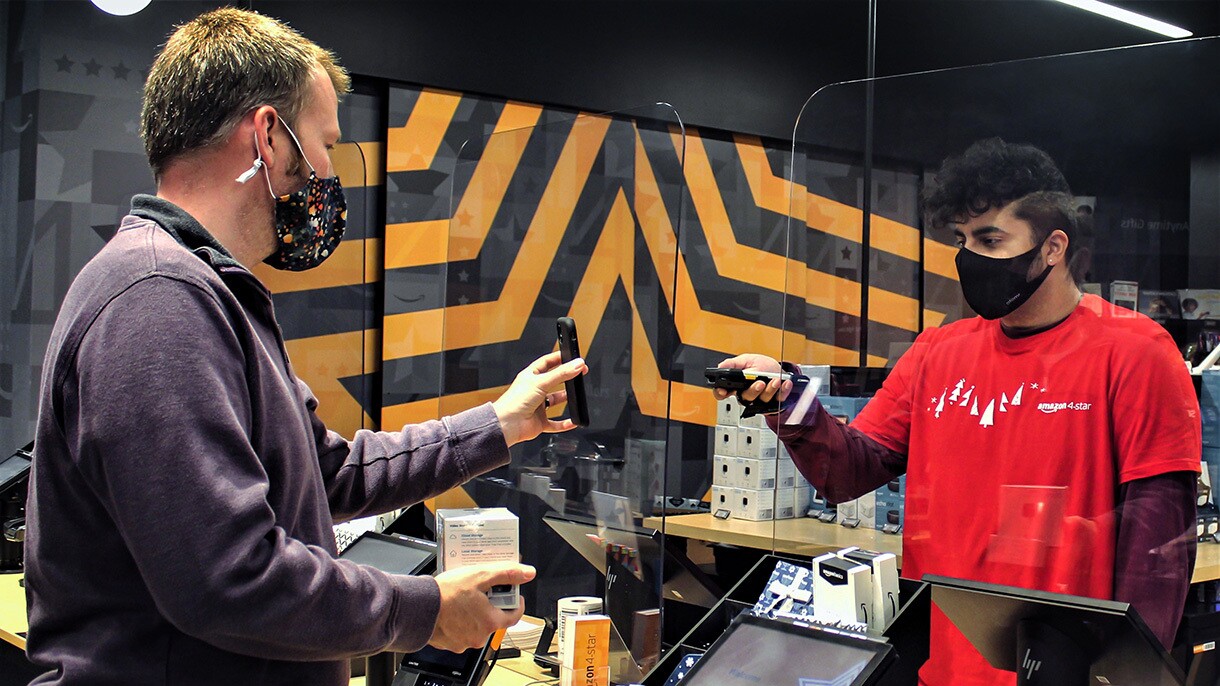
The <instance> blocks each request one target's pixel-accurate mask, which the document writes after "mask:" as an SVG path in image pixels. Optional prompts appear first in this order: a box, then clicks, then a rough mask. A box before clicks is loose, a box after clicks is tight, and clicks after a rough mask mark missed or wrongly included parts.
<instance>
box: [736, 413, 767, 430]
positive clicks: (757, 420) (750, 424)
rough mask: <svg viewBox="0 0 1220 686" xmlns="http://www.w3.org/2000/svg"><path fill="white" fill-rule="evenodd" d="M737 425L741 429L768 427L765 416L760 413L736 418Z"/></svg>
mask: <svg viewBox="0 0 1220 686" xmlns="http://www.w3.org/2000/svg"><path fill="white" fill-rule="evenodd" d="M737 426H739V427H741V428H743V429H769V427H768V426H767V418H766V416H765V415H761V414H756V415H753V416H750V417H742V418H740V419H738V420H737Z"/></svg>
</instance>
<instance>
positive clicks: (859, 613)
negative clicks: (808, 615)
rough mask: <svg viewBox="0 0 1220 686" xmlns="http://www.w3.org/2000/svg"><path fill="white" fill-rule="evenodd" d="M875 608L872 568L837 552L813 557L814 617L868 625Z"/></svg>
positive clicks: (821, 619)
mask: <svg viewBox="0 0 1220 686" xmlns="http://www.w3.org/2000/svg"><path fill="white" fill-rule="evenodd" d="M872 607H873V579H872V570H870V569H869V568H868V567H867V566H865V565H862V564H859V563H858V562H854V561H852V560H844V559H842V558H840V557H839V556H837V555H835V554H834V553H826V554H825V555H822V556H819V557H815V558H813V611H814V614H813V616H814V619H817V620H818V621H821V622H831V623H834V622H857V623H860V624H868V623H869V620H870V618H871V615H872V614H873V610H872Z"/></svg>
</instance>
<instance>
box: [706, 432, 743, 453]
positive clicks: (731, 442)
mask: <svg viewBox="0 0 1220 686" xmlns="http://www.w3.org/2000/svg"><path fill="white" fill-rule="evenodd" d="M737 432H738V429H737V427H735V426H717V427H716V430H715V432H714V433H713V435H712V440H713V446H712V454H713V455H724V456H725V457H737V455H738V453H737Z"/></svg>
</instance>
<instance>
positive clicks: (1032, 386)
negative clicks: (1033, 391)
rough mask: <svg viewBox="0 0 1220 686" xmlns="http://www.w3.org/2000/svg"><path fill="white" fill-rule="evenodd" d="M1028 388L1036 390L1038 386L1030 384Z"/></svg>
mask: <svg viewBox="0 0 1220 686" xmlns="http://www.w3.org/2000/svg"><path fill="white" fill-rule="evenodd" d="M1029 387H1030V388H1037V387H1038V384H1036V383H1031V384H1030V385H1029Z"/></svg>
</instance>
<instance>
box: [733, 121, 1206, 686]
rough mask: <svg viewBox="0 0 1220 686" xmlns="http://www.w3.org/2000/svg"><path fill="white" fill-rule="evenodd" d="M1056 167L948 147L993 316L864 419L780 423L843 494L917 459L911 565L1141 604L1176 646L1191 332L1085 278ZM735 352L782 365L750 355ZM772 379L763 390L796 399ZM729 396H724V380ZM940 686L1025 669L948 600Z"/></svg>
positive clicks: (942, 623)
mask: <svg viewBox="0 0 1220 686" xmlns="http://www.w3.org/2000/svg"><path fill="white" fill-rule="evenodd" d="M1071 208H1072V205H1071V195H1070V194H1069V193H1068V191H1067V184H1066V182H1064V181H1063V178H1062V176H1061V175H1059V172H1058V170H1057V169H1056V168H1055V167H1054V164H1053V162H1052V161H1051V160H1050V158H1049V157H1048V156H1046V154H1045V153H1043V152H1042V151H1040V150H1037V149H1036V148H1032V147H1030V146H1018V145H1010V144H1006V143H1004V142H1003V141H1000V140H998V139H992V140H988V141H983V142H980V143H976V144H975V145H974V146H972V147H971V148H970V149H969V150H967V151H966V153H964V154H963V155H962V156H961V157H959V158H956V159H950V160H947V161H946V162H945V164H944V166H943V167H942V169H941V171H940V173H939V174H938V183H937V185H935V186H934V187H932V188H931V189H930V191H929V192H928V193H926V195H925V209H926V210H927V213H928V216H929V218H930V221H931V223H932V224H933V225H934V226H937V225H940V226H944V225H947V226H949V227H950V228H952V229H953V231H954V233H955V235H956V236H957V240H958V245H959V246H960V248H961V250H960V252H959V254H958V257H957V266H958V272H959V276H960V278H961V284H962V290H963V293H964V295H965V297H966V300H967V302H968V303H969V304H970V305H971V307H972V308H973V309H974V310H975V311H976V312H978V313H979V314H980V315H981V316H979V317H974V318H970V319H964V320H961V321H957V322H954V323H952V324H948V325H945V326H942V327H939V328H936V327H934V328H930V329H928V330H926V331H924V332H923V333H922V334H920V335H919V337H918V338H917V339H916V341H915V343H914V345H913V346H912V348H911V349H910V350H909V351H908V352H907V353H906V354H905V355H903V356H902V358H901V359H900V360H899V361H898V363H897V364H896V365H895V367H894V369H893V371H892V372H891V373H890V375H889V376H888V378H887V379H886V382H885V384H884V385H883V387H882V388H881V390H880V391H879V392H878V393H877V394H876V397H875V398H874V399H873V400H872V401H870V402H869V403H868V405H867V406H866V407H865V408H864V410H863V411H862V412H861V414H860V415H859V416H858V417H857V418H856V420H855V421H854V422H853V423H852V424H851V425H850V426H846V425H843V424H841V423H840V422H838V421H836V420H835V419H833V418H832V417H830V416H829V415H828V414H827V413H826V412H825V410H823V409H821V408H820V407H815V410H816V411H815V412H812V413H807V415H806V418H805V419H804V420H803V421H801V422H799V423H792V422H791V419H790V417H788V416H786V414H785V413H780V414H779V415H778V416H775V417H772V418H770V423H771V426H772V428H775V429H777V430H778V433H779V436H780V438H781V440H783V442H784V443H785V444H786V445H787V447H788V449H789V451H790V452H791V453H792V456H793V460H794V461H795V462H796V465H797V467H798V469H800V471H801V473H802V474H804V475H805V477H806V478H807V479H809V481H810V482H811V483H812V484H813V485H814V487H816V488H817V489H818V490H819V491H821V492H822V493H823V494H824V495H825V496H826V497H827V498H828V499H829V500H830V501H831V502H843V501H847V500H851V499H853V498H856V497H858V496H860V495H863V494H865V493H868V492H869V491H872V490H873V489H874V488H877V487H878V486H880V485H882V484H884V483H886V482H887V481H889V480H891V479H893V478H895V477H896V476H897V475H899V474H902V473H906V475H907V477H906V478H907V482H906V489H907V495H906V518H905V528H904V534H903V569H902V573H903V575H904V576H906V577H908V578H912V579H919V578H921V577H922V576H923V575H924V574H939V575H944V576H952V577H959V578H968V579H977V580H981V581H986V582H991V583H997V584H1005V585H1012V586H1021V587H1025V588H1031V589H1038V590H1045V591H1053V592H1058V593H1068V594H1073V595H1083V596H1091V597H1095V598H1114V599H1117V600H1121V601H1126V602H1130V603H1132V604H1133V605H1134V606H1135V607H1136V609H1137V610H1138V611H1139V613H1140V614H1141V615H1142V616H1143V618H1144V620H1145V621H1146V622H1147V623H1148V625H1149V626H1150V627H1151V628H1152V630H1153V632H1154V633H1155V634H1156V635H1157V636H1158V637H1159V638H1160V640H1161V641H1162V642H1163V643H1164V644H1165V645H1166V646H1169V645H1170V644H1171V643H1172V641H1173V637H1174V633H1175V631H1176V629H1177V626H1178V623H1179V621H1180V620H1181V615H1182V609H1183V605H1184V600H1185V596H1186V592H1187V588H1188V586H1189V583H1190V575H1191V570H1192V568H1193V564H1194V556H1195V544H1194V532H1195V524H1194V518H1195V506H1194V500H1195V480H1196V474H1197V473H1198V471H1199V462H1200V453H1201V436H1200V423H1199V421H1200V420H1199V405H1198V401H1197V399H1196V397H1195V394H1194V389H1193V386H1192V384H1191V381H1190V378H1189V374H1188V372H1187V370H1186V368H1185V365H1184V363H1183V361H1182V357H1181V356H1180V355H1179V354H1178V350H1177V348H1176V346H1175V344H1174V342H1173V340H1172V338H1171V337H1170V336H1169V335H1168V333H1166V331H1165V330H1164V329H1163V328H1161V327H1160V326H1159V325H1158V324H1156V323H1155V322H1153V321H1152V320H1150V319H1148V318H1147V317H1144V316H1143V315H1140V314H1137V313H1135V312H1132V311H1130V310H1126V309H1124V308H1121V307H1116V306H1114V305H1112V304H1110V303H1108V302H1106V301H1104V300H1102V299H1101V298H1098V297H1096V296H1093V295H1083V294H1082V293H1081V291H1080V289H1079V288H1078V286H1077V279H1078V278H1079V277H1080V276H1082V274H1083V271H1084V268H1085V264H1086V263H1087V255H1086V251H1084V250H1081V249H1080V248H1079V246H1078V245H1073V243H1074V242H1076V243H1079V241H1078V238H1079V236H1078V235H1077V234H1078V232H1077V225H1076V221H1077V218H1076V214H1075V212H1073V211H1072V209H1071ZM721 366H724V367H738V368H755V369H757V368H763V369H770V370H772V371H774V370H777V369H779V367H780V365H779V363H778V362H776V361H775V360H773V359H770V358H767V357H764V356H761V355H741V356H738V357H734V358H732V359H729V360H725V361H724V362H723V363H721ZM790 383H791V382H786V383H785V386H786V387H785V388H781V387H780V385H779V383H778V382H777V381H773V382H772V383H771V384H770V385H769V386H767V387H764V386H763V384H762V383H761V382H760V383H758V384H756V385H755V387H753V388H751V389H749V390H747V391H744V392H743V393H742V399H743V400H745V401H750V402H760V401H769V400H772V399H773V398H774V397H775V396H776V394H777V393H778V394H779V395H780V396H781V397H785V396H786V395H787V393H788V391H789V390H790V388H791V386H790ZM717 393H719V394H721V395H723V394H722V392H720V391H717ZM920 681H921V683H924V684H928V685H930V686H949V685H952V686H974V685H976V684H980V685H982V684H986V685H990V684H1011V683H1013V682H1014V681H1015V675H1014V674H1013V673H1011V672H1000V671H997V670H994V669H992V668H991V667H990V666H988V664H987V663H986V661H985V660H984V659H983V658H982V656H981V655H979V653H978V652H977V651H976V650H975V649H974V648H973V647H972V646H971V645H970V644H969V642H968V641H967V640H966V639H965V637H964V636H962V634H961V633H960V632H959V631H958V630H957V628H956V627H954V626H953V624H952V623H951V622H949V620H948V619H947V618H946V617H945V616H944V615H943V614H941V613H940V611H939V610H937V609H935V608H933V617H932V644H931V657H930V659H929V661H928V662H927V664H926V665H925V666H924V667H923V669H922V670H921V672H920Z"/></svg>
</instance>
